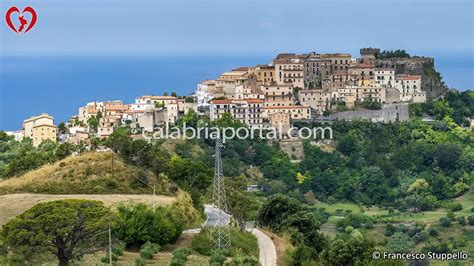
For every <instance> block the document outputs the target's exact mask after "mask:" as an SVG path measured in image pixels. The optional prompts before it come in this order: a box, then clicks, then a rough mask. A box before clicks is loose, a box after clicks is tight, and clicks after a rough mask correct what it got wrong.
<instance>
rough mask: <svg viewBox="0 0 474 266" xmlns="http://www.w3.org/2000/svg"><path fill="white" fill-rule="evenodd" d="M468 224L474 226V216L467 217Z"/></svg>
mask: <svg viewBox="0 0 474 266" xmlns="http://www.w3.org/2000/svg"><path fill="white" fill-rule="evenodd" d="M467 223H468V224H469V225H474V215H471V216H469V217H467Z"/></svg>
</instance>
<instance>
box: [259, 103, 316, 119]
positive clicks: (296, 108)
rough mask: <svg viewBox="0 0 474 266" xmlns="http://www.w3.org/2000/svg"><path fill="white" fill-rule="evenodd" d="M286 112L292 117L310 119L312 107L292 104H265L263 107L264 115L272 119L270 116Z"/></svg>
mask: <svg viewBox="0 0 474 266" xmlns="http://www.w3.org/2000/svg"><path fill="white" fill-rule="evenodd" d="M279 112H284V113H287V114H289V115H290V118H291V119H298V120H301V119H310V118H311V108H309V107H304V106H300V105H292V106H264V107H262V117H263V118H264V119H270V116H271V115H272V114H275V113H279Z"/></svg>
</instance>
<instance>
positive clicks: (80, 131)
mask: <svg viewBox="0 0 474 266" xmlns="http://www.w3.org/2000/svg"><path fill="white" fill-rule="evenodd" d="M88 141H89V132H87V129H86V128H83V127H70V128H69V133H68V134H67V139H66V142H68V143H71V144H74V145H77V144H80V143H87V142H88Z"/></svg>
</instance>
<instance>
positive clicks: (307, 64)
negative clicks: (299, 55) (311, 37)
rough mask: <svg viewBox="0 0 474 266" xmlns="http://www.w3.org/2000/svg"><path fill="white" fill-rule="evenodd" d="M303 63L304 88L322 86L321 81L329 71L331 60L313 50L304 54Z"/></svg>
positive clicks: (326, 77) (325, 78)
mask: <svg viewBox="0 0 474 266" xmlns="http://www.w3.org/2000/svg"><path fill="white" fill-rule="evenodd" d="M303 64H304V69H303V76H304V85H305V88H308V89H314V88H322V86H323V81H326V80H327V79H328V78H329V75H330V73H331V60H329V59H327V58H324V57H323V56H322V55H321V54H316V53H314V52H313V53H310V54H308V55H307V56H306V58H305V59H304V60H303Z"/></svg>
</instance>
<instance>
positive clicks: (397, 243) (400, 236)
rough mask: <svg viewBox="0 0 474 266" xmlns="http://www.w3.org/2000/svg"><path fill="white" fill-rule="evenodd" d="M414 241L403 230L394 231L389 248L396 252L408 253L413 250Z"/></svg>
mask: <svg viewBox="0 0 474 266" xmlns="http://www.w3.org/2000/svg"><path fill="white" fill-rule="evenodd" d="M413 245H414V243H413V241H411V240H410V237H408V236H407V235H406V234H404V233H401V232H396V233H394V234H393V235H392V236H391V237H390V239H389V241H388V244H387V248H388V249H389V250H390V251H392V252H395V253H406V252H408V251H410V250H411V248H412V247H413Z"/></svg>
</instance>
